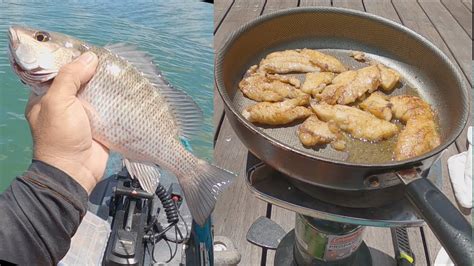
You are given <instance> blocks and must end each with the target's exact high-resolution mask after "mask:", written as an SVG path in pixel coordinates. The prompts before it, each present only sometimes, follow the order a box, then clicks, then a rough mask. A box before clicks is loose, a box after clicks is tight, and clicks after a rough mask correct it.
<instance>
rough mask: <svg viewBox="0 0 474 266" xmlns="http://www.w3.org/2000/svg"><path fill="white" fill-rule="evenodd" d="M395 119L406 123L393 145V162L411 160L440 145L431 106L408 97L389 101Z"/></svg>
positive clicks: (403, 96) (399, 97) (413, 97)
mask: <svg viewBox="0 0 474 266" xmlns="http://www.w3.org/2000/svg"><path fill="white" fill-rule="evenodd" d="M390 103H391V104H392V111H393V115H394V117H395V118H397V119H399V120H400V121H402V122H403V123H406V125H405V128H404V129H403V130H402V131H401V132H400V135H399V136H398V140H397V143H396V144H395V150H394V158H395V160H398V161H400V160H405V159H409V158H413V157H416V156H419V155H422V154H424V153H427V152H429V151H431V150H432V149H434V148H436V147H437V146H439V145H440V143H441V139H440V136H439V133H438V129H437V126H436V122H435V115H434V113H433V110H432V109H431V106H430V105H429V104H428V103H427V102H425V101H423V100H422V99H421V98H419V97H416V96H410V95H400V96H395V97H392V98H391V99H390Z"/></svg>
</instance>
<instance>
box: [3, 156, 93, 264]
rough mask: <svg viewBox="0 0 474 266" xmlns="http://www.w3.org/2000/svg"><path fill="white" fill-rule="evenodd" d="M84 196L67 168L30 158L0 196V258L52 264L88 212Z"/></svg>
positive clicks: (14, 261) (59, 257)
mask: <svg viewBox="0 0 474 266" xmlns="http://www.w3.org/2000/svg"><path fill="white" fill-rule="evenodd" d="M87 199H88V196H87V192H86V191H85V190H84V188H82V186H81V185H79V184H78V183H77V182H76V181H75V180H73V179H72V178H71V177H70V176H68V175H67V174H66V173H64V172H63V171H61V170H59V169H57V168H55V167H53V166H51V165H48V164H46V163H43V162H41V161H33V162H32V164H31V165H30V167H29V169H28V170H27V171H26V172H25V173H24V174H23V176H21V177H17V178H16V179H15V180H14V181H13V182H12V184H11V185H10V186H9V187H8V188H7V189H6V190H5V192H3V193H2V194H1V195H0V262H1V261H4V262H11V263H15V264H19V265H56V264H57V263H58V262H59V261H60V260H61V259H62V258H63V257H64V256H65V255H66V253H67V251H68V250H69V246H70V244H71V237H72V236H73V235H74V233H75V232H76V230H77V228H78V227H79V224H80V222H81V220H82V218H83V217H84V215H85V214H86V211H87Z"/></svg>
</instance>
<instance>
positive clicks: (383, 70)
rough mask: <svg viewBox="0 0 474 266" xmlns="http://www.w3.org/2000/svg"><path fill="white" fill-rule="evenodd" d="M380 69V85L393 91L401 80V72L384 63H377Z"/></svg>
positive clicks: (385, 89)
mask: <svg viewBox="0 0 474 266" xmlns="http://www.w3.org/2000/svg"><path fill="white" fill-rule="evenodd" d="M377 67H378V68H379V70H380V78H381V80H380V86H381V87H382V89H383V90H384V91H391V90H392V89H393V88H394V87H395V85H397V83H398V81H399V80H400V73H398V72H397V71H395V70H393V69H391V68H388V67H386V66H384V65H382V64H377Z"/></svg>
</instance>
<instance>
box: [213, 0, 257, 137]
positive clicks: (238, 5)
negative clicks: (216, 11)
mask: <svg viewBox="0 0 474 266" xmlns="http://www.w3.org/2000/svg"><path fill="white" fill-rule="evenodd" d="M264 4H265V0H253V1H245V0H236V1H235V2H234V4H233V5H232V8H231V9H230V10H229V12H228V13H227V15H226V16H225V18H224V20H223V21H222V23H221V26H220V27H219V30H218V31H217V32H216V34H215V36H214V51H216V53H217V52H219V50H220V48H221V47H222V46H223V45H224V42H225V40H226V39H227V38H228V36H230V34H231V33H232V32H234V31H235V30H237V29H238V28H239V27H240V26H242V25H243V24H244V23H246V22H248V21H250V20H252V19H253V18H256V17H258V16H259V15H260V13H261V11H262V9H263V6H264ZM223 117H224V103H223V102H222V100H221V98H220V96H219V93H218V92H217V89H215V90H214V116H213V122H214V129H215V131H214V138H217V135H218V132H219V130H220V124H221V122H222V121H223Z"/></svg>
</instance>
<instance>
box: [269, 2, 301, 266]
mask: <svg viewBox="0 0 474 266" xmlns="http://www.w3.org/2000/svg"><path fill="white" fill-rule="evenodd" d="M297 6H298V0H281V1H275V0H273V1H267V3H266V4H265V8H264V9H263V12H262V14H269V13H272V12H275V11H278V10H283V9H288V8H292V7H297ZM269 205H271V204H269ZM270 218H271V219H272V220H274V221H275V222H276V223H278V224H280V225H281V226H282V227H283V228H284V229H285V230H286V231H287V232H289V231H290V230H291V229H293V228H294V226H295V213H294V212H292V211H289V210H286V209H283V208H280V207H278V206H275V205H272V206H271V215H270ZM264 252H266V261H265V264H266V265H273V264H274V258H275V251H274V250H265V251H264Z"/></svg>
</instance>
